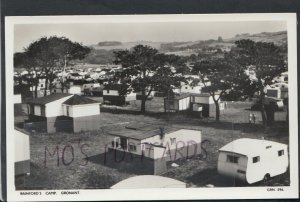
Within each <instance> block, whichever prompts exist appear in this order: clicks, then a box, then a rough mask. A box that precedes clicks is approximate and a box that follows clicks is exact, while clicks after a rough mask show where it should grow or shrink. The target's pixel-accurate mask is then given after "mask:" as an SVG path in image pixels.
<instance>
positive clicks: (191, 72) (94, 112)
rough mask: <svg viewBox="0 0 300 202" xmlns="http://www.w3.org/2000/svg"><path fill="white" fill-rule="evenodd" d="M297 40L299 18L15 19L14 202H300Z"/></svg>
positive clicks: (10, 105) (10, 78)
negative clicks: (167, 196)
mask: <svg viewBox="0 0 300 202" xmlns="http://www.w3.org/2000/svg"><path fill="white" fill-rule="evenodd" d="M295 30H296V15H293V14H236V15H229V14H223V15H212V14H210V15H179V14H177V15H127V16H105V15H104V16H89V17H88V16H61V17H60V16H55V17H51V16H47V17H45V16H44V17H11V18H9V17H8V18H7V19H6V32H7V33H9V36H8V35H6V37H7V39H6V41H5V42H6V53H7V54H6V89H7V95H6V96H7V101H6V103H7V128H8V129H11V130H10V132H9V134H7V136H9V137H7V148H8V152H7V155H8V157H7V161H8V162H7V170H8V172H10V174H9V175H10V176H9V179H8V186H9V188H8V192H11V193H13V195H16V196H15V197H12V199H15V200H17V197H18V199H19V200H25V199H26V200H37V198H38V197H53V198H51V199H57V198H56V197H65V198H63V200H80V199H81V200H82V199H85V197H91V199H96V198H97V197H99V198H100V196H99V193H101V194H102V193H103V196H105V197H106V199H110V198H109V197H112V199H115V200H117V199H118V197H121V196H118V193H119V194H120V195H121V194H125V192H124V191H126V196H127V197H128V198H129V199H135V197H137V196H139V195H140V194H141V193H144V192H147V190H151V189H152V190H158V191H159V193H164V192H165V193H175V195H174V197H175V198H176V197H178V196H179V195H178V193H176V192H179V190H184V191H183V193H184V195H187V194H188V193H189V190H191V192H190V193H192V194H191V196H190V198H191V199H192V198H193V194H194V195H195V197H202V196H203V198H207V197H209V196H210V197H211V196H215V195H216V193H218V192H217V190H218V189H219V188H222V189H221V190H224V191H222V192H220V193H219V194H220V196H218V197H216V198H219V197H224V198H228V197H233V198H235V197H241V196H242V194H243V193H246V192H247V194H248V196H246V195H245V196H243V198H244V197H246V198H247V197H249V198H252V197H253V198H257V197H263V196H264V195H263V194H269V195H270V196H269V197H271V198H273V197H280V196H285V197H290V198H293V197H297V195H298V188H297V187H298V164H297V162H298V152H297V151H298V139H297V138H298V127H297V126H298V125H297V124H298V121H297V117H298V116H297V112H298V107H297V52H296V51H297V49H296V44H297V43H296V31H295ZM138 190H141V192H140V191H138ZM198 190H199V191H198ZM227 190H228V192H227ZM247 190H248V191H247ZM249 190H256V191H252V193H250V192H249ZM84 191H90V193H91V194H87V193H89V192H87V193H85V192H84ZM95 191H98V192H95ZM143 191H144V192H143ZM137 192H140V193H137ZM197 192H198V193H197ZM204 192H205V194H203V195H202V196H199V195H200V194H201V193H204ZM225 192H226V193H225ZM237 192H240V193H237ZM112 193H113V195H112ZM97 194H98V195H97ZM197 194H198V195H197ZM272 194H274V196H272ZM148 195H149V193H148ZM233 195H236V196H233ZM33 196H35V197H37V198H33ZM66 197H70V198H66ZM74 197H76V199H74ZM145 197H146V196H145ZM152 197H154V198H152V199H159V198H155V196H152ZM49 199H50V198H47V200H49ZM145 199H151V197H150V198H145Z"/></svg>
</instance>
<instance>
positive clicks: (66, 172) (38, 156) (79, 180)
mask: <svg viewBox="0 0 300 202" xmlns="http://www.w3.org/2000/svg"><path fill="white" fill-rule="evenodd" d="M93 99H95V98H93ZM250 105H251V103H246V102H245V103H244V102H234V103H231V102H230V103H228V108H227V109H226V111H225V112H224V113H223V114H222V115H221V121H220V123H215V122H214V118H213V117H211V118H206V119H198V118H191V117H189V116H187V115H185V114H170V113H167V114H166V113H164V112H163V103H162V98H155V99H154V100H152V101H147V104H146V110H147V113H146V114H145V115H142V114H140V113H139V107H140V102H139V101H134V102H133V103H131V105H128V106H125V107H116V106H107V105H103V106H102V109H101V110H102V112H101V121H100V123H99V124H100V126H101V128H102V129H101V130H99V131H94V132H85V133H78V134H68V133H55V134H37V133H36V134H32V135H31V136H30V147H31V148H30V152H31V153H30V155H31V174H30V175H29V176H18V177H16V182H17V183H16V184H17V185H18V186H17V189H79V188H80V189H96V188H97V189H99V188H109V187H110V186H112V185H114V184H115V183H117V182H119V181H121V180H123V179H126V178H129V177H131V176H135V175H136V174H135V173H132V172H126V171H124V170H120V169H118V168H117V167H116V168H113V167H108V166H106V165H105V163H103V162H102V163H101V159H100V160H99V161H98V163H95V162H94V161H89V160H88V158H86V157H92V156H96V155H99V154H103V153H104V150H105V149H104V148H105V144H107V143H109V142H110V141H111V137H110V136H108V135H106V132H107V131H110V130H112V129H114V130H116V129H118V128H122V127H124V126H125V125H127V124H129V123H133V122H147V123H150V124H154V125H155V124H165V125H169V126H171V127H174V128H178V129H180V128H188V129H196V130H201V131H202V139H203V140H208V141H209V142H207V143H206V144H205V148H206V149H207V156H206V158H205V159H204V158H200V157H195V158H192V159H181V160H178V161H176V163H177V164H178V165H179V167H176V168H175V167H172V166H170V165H169V166H168V170H167V172H166V173H163V174H162V175H163V176H167V177H172V178H175V179H178V180H181V181H184V182H186V183H187V184H188V186H189V187H204V186H206V185H207V184H212V185H213V186H217V187H223V186H239V185H236V184H234V182H233V181H228V180H226V179H224V178H222V177H221V176H219V175H218V174H217V171H216V165H217V156H218V149H219V148H220V147H222V146H223V145H225V144H227V143H229V142H231V141H232V140H235V139H238V138H242V137H249V138H257V139H261V138H263V137H264V138H265V139H267V140H274V141H277V142H281V143H286V144H288V141H289V136H288V135H289V132H288V126H287V125H286V123H285V117H286V112H276V115H275V119H276V124H275V126H274V127H272V128H269V129H268V130H266V129H264V128H263V127H262V126H261V118H260V114H259V112H255V113H256V115H257V123H256V124H251V125H250V124H249V123H248V116H249V112H250V111H249V108H250ZM55 149H57V151H58V154H59V155H58V156H59V158H57V155H56V153H55ZM72 150H73V152H74V155H72ZM51 155H52V157H51ZM99 162H100V163H99ZM269 183H270V184H269V185H289V173H286V174H284V175H282V176H277V177H275V178H274V179H271V180H270V182H269ZM258 185H259V186H261V185H264V184H258ZM241 186H243V185H241Z"/></svg>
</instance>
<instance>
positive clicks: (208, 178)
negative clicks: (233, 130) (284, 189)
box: [187, 169, 290, 187]
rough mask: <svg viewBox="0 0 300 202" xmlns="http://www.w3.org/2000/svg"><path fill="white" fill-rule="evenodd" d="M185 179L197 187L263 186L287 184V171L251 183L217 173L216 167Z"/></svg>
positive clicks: (288, 181) (288, 182)
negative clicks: (268, 178)
mask: <svg viewBox="0 0 300 202" xmlns="http://www.w3.org/2000/svg"><path fill="white" fill-rule="evenodd" d="M187 181H188V182H190V183H192V184H194V185H197V186H199V187H203V186H206V185H208V184H210V185H213V186H215V187H264V186H289V185H290V175H289V172H286V173H284V174H281V175H278V176H275V177H272V178H271V179H270V180H268V181H267V182H264V181H259V182H256V183H253V184H248V183H247V182H243V181H240V180H237V179H235V178H233V177H232V178H230V177H224V176H222V175H219V174H218V171H217V170H216V169H205V170H203V171H200V172H198V173H196V174H194V175H192V176H190V177H188V178H187Z"/></svg>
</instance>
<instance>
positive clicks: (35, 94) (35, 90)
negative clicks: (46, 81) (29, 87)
mask: <svg viewBox="0 0 300 202" xmlns="http://www.w3.org/2000/svg"><path fill="white" fill-rule="evenodd" d="M34 87H35V88H34V97H35V98H37V89H38V84H35V85H34Z"/></svg>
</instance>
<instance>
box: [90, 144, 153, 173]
mask: <svg viewBox="0 0 300 202" xmlns="http://www.w3.org/2000/svg"><path fill="white" fill-rule="evenodd" d="M88 161H90V162H92V163H95V164H101V165H103V166H107V167H109V168H112V169H115V170H117V171H119V172H123V173H129V174H136V175H145V174H153V173H154V162H153V160H152V159H149V158H146V157H144V158H141V156H139V155H134V154H131V153H125V152H119V151H116V150H112V149H111V150H108V152H106V153H102V154H98V155H95V156H90V157H88Z"/></svg>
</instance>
